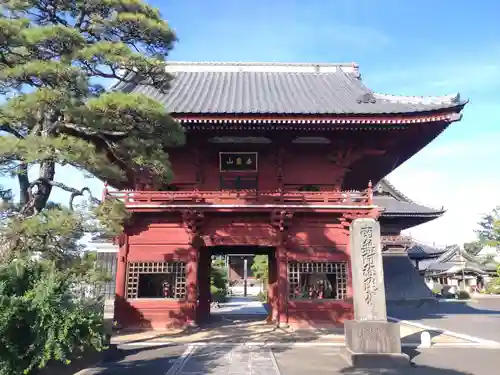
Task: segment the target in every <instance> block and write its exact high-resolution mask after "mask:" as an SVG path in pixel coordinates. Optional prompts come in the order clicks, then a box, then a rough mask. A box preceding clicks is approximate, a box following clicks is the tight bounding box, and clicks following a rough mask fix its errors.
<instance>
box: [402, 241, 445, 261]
mask: <svg viewBox="0 0 500 375" xmlns="http://www.w3.org/2000/svg"><path fill="white" fill-rule="evenodd" d="M446 251H448V249H442V248H437V247H433V246H429V245H426V244H422V243H417V242H415V243H413V244H412V245H411V246H410V248H409V249H408V251H407V254H408V256H409V257H410V259H415V260H420V259H429V258H437V257H439V256H440V255H442V254H444V253H445V252H446Z"/></svg>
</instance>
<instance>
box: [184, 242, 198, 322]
mask: <svg viewBox="0 0 500 375" xmlns="http://www.w3.org/2000/svg"><path fill="white" fill-rule="evenodd" d="M186 266H187V267H186V294H187V295H186V300H187V303H188V308H187V311H186V312H185V316H186V323H187V324H189V325H194V323H195V321H196V305H197V300H198V249H197V248H196V247H193V246H191V247H190V248H189V250H188V261H187V265H186Z"/></svg>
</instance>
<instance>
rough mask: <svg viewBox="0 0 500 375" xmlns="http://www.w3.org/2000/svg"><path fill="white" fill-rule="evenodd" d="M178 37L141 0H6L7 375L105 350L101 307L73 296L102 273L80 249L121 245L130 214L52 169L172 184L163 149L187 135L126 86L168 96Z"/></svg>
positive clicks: (2, 224)
mask: <svg viewBox="0 0 500 375" xmlns="http://www.w3.org/2000/svg"><path fill="white" fill-rule="evenodd" d="M175 40H176V38H175V35H174V33H173V32H172V31H171V30H170V28H169V26H168V24H167V23H166V22H165V21H164V20H162V18H161V16H160V14H159V12H158V11H157V10H156V9H154V8H152V7H150V6H148V5H146V4H145V3H143V2H142V1H140V0H92V1H88V0H10V1H2V6H1V7H0V95H1V96H2V100H1V101H0V132H1V133H0V134H1V135H0V174H1V175H2V176H12V177H14V178H15V179H16V180H17V182H18V185H19V196H18V197H17V198H19V199H18V200H14V199H13V197H12V193H11V192H10V191H8V190H2V189H0V198H2V200H1V203H2V210H1V216H0V255H1V259H0V353H1V355H0V375H4V374H5V375H7V374H8V375H13V374H16V375H18V374H23V373H25V374H34V373H35V372H36V370H37V368H39V367H43V366H44V365H45V364H46V363H47V362H49V361H51V360H56V361H63V362H65V361H68V360H71V359H73V358H74V357H75V355H78V354H81V353H82V352H84V351H85V350H86V349H93V350H96V349H97V350H99V349H102V347H103V343H104V341H103V340H104V336H105V335H104V331H103V324H102V306H96V305H95V303H94V302H90V301H85V300H81V301H78V300H75V295H74V289H73V287H74V286H75V285H76V284H77V283H78V282H80V281H81V280H82V279H85V278H87V277H89V275H91V274H92V273H93V271H94V270H95V269H94V266H95V262H94V261H93V260H92V256H91V255H89V256H88V257H87V258H85V257H84V258H82V257H80V253H81V250H82V248H81V245H80V241H81V239H82V238H83V235H84V234H86V233H95V234H102V235H108V236H116V235H117V234H118V233H120V232H121V231H122V229H123V224H124V221H125V220H126V219H127V214H126V210H125V208H124V206H123V205H122V204H120V203H119V202H116V201H112V200H106V201H105V202H101V201H99V199H97V198H96V197H95V196H94V195H93V194H91V192H90V190H89V189H88V188H86V187H82V186H72V185H71V182H70V181H68V180H67V179H65V178H64V177H65V176H63V175H60V174H58V173H59V172H58V171H56V166H72V167H74V168H76V169H77V170H79V171H82V172H84V173H86V174H87V175H90V176H93V177H97V178H99V179H101V180H102V181H106V182H108V183H109V184H110V185H111V186H113V187H116V188H133V187H134V185H135V183H136V182H137V180H138V179H143V178H144V179H145V178H147V179H148V180H150V181H151V182H152V183H153V184H155V185H156V186H157V187H158V188H162V186H161V185H162V184H166V183H168V181H169V178H170V177H171V170H170V164H169V161H168V156H167V154H166V153H165V150H166V149H168V147H172V146H176V145H180V144H182V142H183V141H184V133H183V129H182V127H181V126H180V125H179V124H178V123H177V122H176V121H174V120H173V119H172V118H171V117H170V116H169V115H168V113H167V112H166V110H165V108H164V106H163V105H162V104H161V103H158V102H156V101H155V100H153V99H151V98H149V97H147V96H144V95H139V94H133V93H126V91H127V90H126V89H127V87H128V86H129V85H131V84H136V83H142V84H145V85H149V86H150V87H151V89H152V90H158V91H164V90H167V89H168V87H169V82H170V80H171V79H172V77H171V76H170V75H168V74H166V73H165V64H166V58H167V56H168V53H169V51H170V50H171V49H172V47H173V45H174V43H175ZM111 84H115V87H117V88H118V87H120V88H123V89H124V90H121V91H118V90H106V87H109V86H110V85H111ZM28 172H30V173H29V174H28ZM33 176H34V177H33ZM54 188H58V189H62V190H64V191H66V192H68V193H69V195H70V199H69V202H68V204H67V206H66V205H60V204H51V203H50V200H49V199H50V195H51V193H52V191H53V189H54ZM77 197H83V198H84V199H85V202H84V204H80V205H76V204H75V203H74V201H75V199H76V198H77ZM34 254H36V255H38V256H39V258H38V260H37V261H34V260H33V257H32V256H33V255H34Z"/></svg>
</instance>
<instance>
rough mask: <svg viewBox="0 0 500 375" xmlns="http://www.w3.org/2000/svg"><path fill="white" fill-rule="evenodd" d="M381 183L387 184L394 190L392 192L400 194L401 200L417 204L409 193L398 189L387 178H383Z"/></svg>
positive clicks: (389, 188)
mask: <svg viewBox="0 0 500 375" xmlns="http://www.w3.org/2000/svg"><path fill="white" fill-rule="evenodd" d="M379 184H381V185H385V186H386V187H387V188H388V190H392V193H394V195H397V196H399V198H401V200H403V201H404V202H407V203H414V204H417V203H416V202H414V201H413V200H412V199H410V198H409V197H408V196H407V195H405V194H403V193H402V192H401V191H400V190H399V189H397V188H396V186H394V185H393V184H392V183H391V182H390V181H389V180H388V179H387V178H383V179H382V180H380V182H379ZM389 193H391V191H389ZM395 198H398V197H395Z"/></svg>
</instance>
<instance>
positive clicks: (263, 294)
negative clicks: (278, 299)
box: [257, 291, 268, 303]
mask: <svg viewBox="0 0 500 375" xmlns="http://www.w3.org/2000/svg"><path fill="white" fill-rule="evenodd" d="M257 298H258V299H259V301H260V302H264V303H267V302H268V295H267V291H266V292H259V294H258V295H257Z"/></svg>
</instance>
